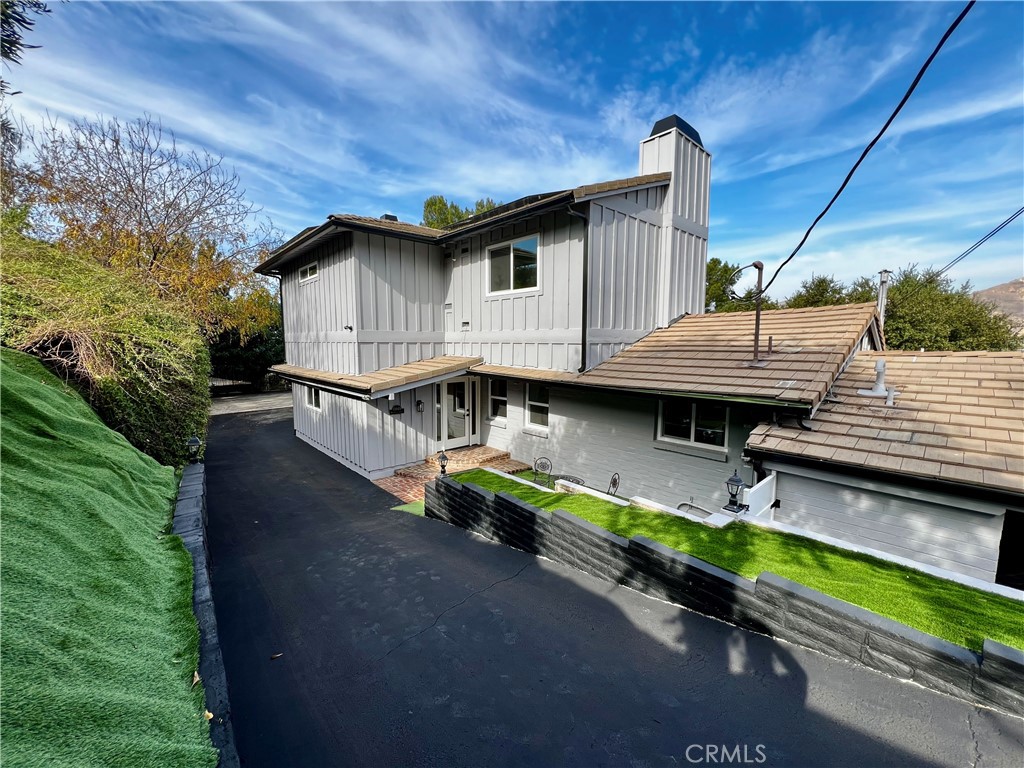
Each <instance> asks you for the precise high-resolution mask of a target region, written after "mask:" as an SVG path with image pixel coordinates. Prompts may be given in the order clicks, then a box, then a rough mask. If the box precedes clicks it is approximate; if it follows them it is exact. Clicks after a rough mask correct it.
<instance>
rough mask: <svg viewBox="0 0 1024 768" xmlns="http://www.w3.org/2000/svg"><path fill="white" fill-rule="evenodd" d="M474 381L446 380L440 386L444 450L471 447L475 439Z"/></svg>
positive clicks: (468, 379) (466, 379)
mask: <svg viewBox="0 0 1024 768" xmlns="http://www.w3.org/2000/svg"><path fill="white" fill-rule="evenodd" d="M476 410H477V409H476V380H475V379H472V378H469V377H465V378H461V379H448V380H447V381H445V382H444V383H443V384H442V385H441V412H442V422H441V428H442V434H441V443H442V445H443V447H445V448H461V447H463V446H466V445H472V444H473V442H474V441H475V439H476V433H477V428H476Z"/></svg>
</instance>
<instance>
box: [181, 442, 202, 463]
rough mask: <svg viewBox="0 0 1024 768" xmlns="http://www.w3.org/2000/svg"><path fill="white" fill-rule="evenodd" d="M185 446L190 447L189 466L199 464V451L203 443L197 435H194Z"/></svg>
mask: <svg viewBox="0 0 1024 768" xmlns="http://www.w3.org/2000/svg"><path fill="white" fill-rule="evenodd" d="M185 445H186V446H187V447H188V461H189V464H198V463H199V449H200V448H201V447H202V445H203V441H202V440H200V439H199V438H198V437H196V436H195V435H192V437H190V438H189V439H188V440H187V441H186V442H185Z"/></svg>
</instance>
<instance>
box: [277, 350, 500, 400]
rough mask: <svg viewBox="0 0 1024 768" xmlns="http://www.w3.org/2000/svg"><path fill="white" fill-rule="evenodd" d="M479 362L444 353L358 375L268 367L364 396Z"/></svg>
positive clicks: (279, 366) (301, 379)
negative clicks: (439, 355)
mask: <svg viewBox="0 0 1024 768" xmlns="http://www.w3.org/2000/svg"><path fill="white" fill-rule="evenodd" d="M482 362H483V358H482V357H456V356H454V355H443V356H441V357H431V358H428V359H427V360H419V361H417V362H415V363H405V364H404V365H396V366H393V367H391V368H381V369H380V370H379V371H373V372H372V373H363V374H359V375H358V376H353V375H349V374H344V373H331V372H330V371H319V370H316V369H314V368H301V367H299V366H297V365H286V364H282V365H275V366H273V367H271V369H270V370H272V371H273V372H274V373H278V374H280V375H282V376H284V377H285V378H289V379H298V380H300V381H303V382H309V383H311V384H323V385H326V386H329V387H336V388H338V389H346V390H350V391H351V392H352V393H353V394H355V395H360V396H366V395H372V394H374V393H375V392H381V391H383V390H387V389H393V388H395V387H401V386H403V385H406V384H414V383H416V382H418V381H423V380H425V379H432V378H434V377H435V376H445V375H448V374H458V373H461V372H463V371H466V370H467V369H469V368H470V367H471V366H474V365H476V364H477V363H482Z"/></svg>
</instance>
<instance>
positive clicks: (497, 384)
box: [487, 379, 508, 427]
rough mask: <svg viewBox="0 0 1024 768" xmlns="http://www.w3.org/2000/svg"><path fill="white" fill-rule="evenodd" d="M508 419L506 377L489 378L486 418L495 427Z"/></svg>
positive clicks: (503, 424) (501, 425)
mask: <svg viewBox="0 0 1024 768" xmlns="http://www.w3.org/2000/svg"><path fill="white" fill-rule="evenodd" d="M507 419H508V379H490V381H488V383H487V420H488V421H489V422H491V423H492V424H493V425H494V426H496V427H503V426H505V424H506V422H507Z"/></svg>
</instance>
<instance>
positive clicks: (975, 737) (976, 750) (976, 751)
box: [967, 710, 981, 768]
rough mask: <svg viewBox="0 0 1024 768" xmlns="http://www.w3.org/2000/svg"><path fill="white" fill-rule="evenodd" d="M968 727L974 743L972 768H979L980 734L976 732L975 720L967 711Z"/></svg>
mask: <svg viewBox="0 0 1024 768" xmlns="http://www.w3.org/2000/svg"><path fill="white" fill-rule="evenodd" d="M967 727H968V728H970V730H971V739H972V740H973V742H974V760H973V762H971V768H977V766H978V763H979V762H980V761H981V745H980V744H979V743H978V734H977V733H975V732H974V720H973V718H972V717H971V711H970V710H967Z"/></svg>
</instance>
